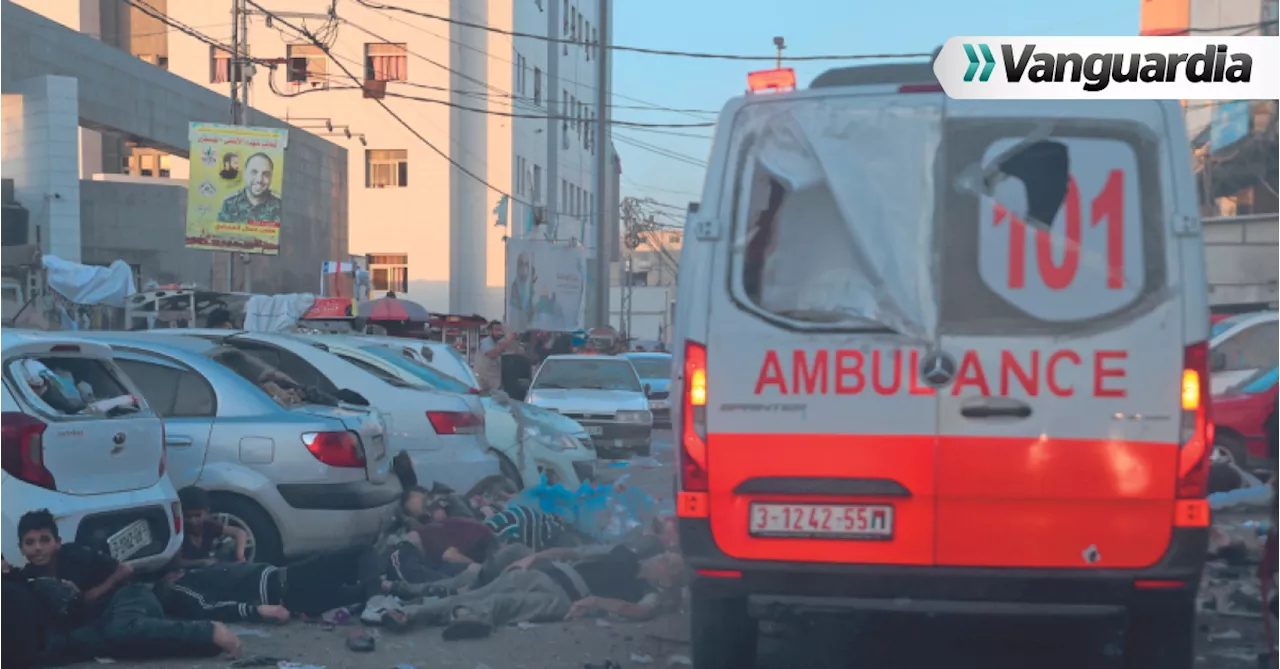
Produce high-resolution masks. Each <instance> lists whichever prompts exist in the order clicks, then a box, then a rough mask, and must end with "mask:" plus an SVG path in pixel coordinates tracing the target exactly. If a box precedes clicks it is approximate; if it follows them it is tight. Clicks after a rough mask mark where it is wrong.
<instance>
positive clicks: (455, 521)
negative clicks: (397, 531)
mask: <svg viewBox="0 0 1280 669" xmlns="http://www.w3.org/2000/svg"><path fill="white" fill-rule="evenodd" d="M403 500H404V501H403V503H402V507H403V509H404V511H405V525H406V527H407V528H408V530H409V531H410V532H413V533H415V534H417V535H418V545H419V546H420V547H421V549H422V552H423V554H424V556H425V558H426V561H427V564H428V565H430V566H438V565H439V564H441V563H452V564H461V565H469V564H476V563H482V562H484V561H485V560H486V559H488V558H489V556H490V555H492V554H493V553H494V552H495V551H497V550H498V548H499V547H500V546H499V543H498V539H497V537H496V536H494V534H493V532H492V531H491V530H490V529H489V528H488V527H486V526H485V525H484V523H481V522H478V521H475V520H471V519H470V518H450V517H449V514H448V511H447V509H446V508H445V505H444V504H442V503H440V502H436V503H434V504H431V503H429V500H428V497H427V493H424V491H422V490H421V489H418V490H411V491H406V493H405V496H404V498H403Z"/></svg>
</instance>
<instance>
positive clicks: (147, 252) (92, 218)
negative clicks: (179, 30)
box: [0, 0, 348, 292]
mask: <svg viewBox="0 0 1280 669" xmlns="http://www.w3.org/2000/svg"><path fill="white" fill-rule="evenodd" d="M22 4H26V5H30V6H33V7H36V8H38V9H40V10H41V11H42V12H46V11H49V10H52V9H56V10H58V12H55V13H54V14H53V17H54V18H52V19H51V18H47V17H46V16H41V15H40V14H37V13H35V12H33V11H30V10H29V9H27V8H24V7H23V6H19V4H15V3H14V2H11V1H10V0H3V1H2V2H0V9H2V15H0V29H2V36H0V39H2V40H3V42H0V44H2V46H3V49H4V57H3V59H2V60H0V92H3V102H2V103H0V112H2V114H3V132H2V133H0V135H2V139H3V147H2V150H0V156H2V162H3V165H2V167H0V169H2V170H3V174H4V176H5V178H6V179H13V181H14V190H15V199H16V200H17V201H18V202H20V203H21V204H22V205H23V206H25V207H26V208H27V209H28V210H29V211H30V212H31V213H30V226H29V227H30V228H31V229H32V234H31V235H30V236H31V237H32V238H35V239H38V240H39V241H40V244H41V246H42V247H43V249H44V250H45V252H48V253H54V254H57V255H59V256H61V257H63V258H65V259H67V260H75V261H80V262H85V263H90V264H107V263H109V262H111V261H113V260H115V259H117V258H120V259H123V260H125V261H126V262H129V263H130V264H132V265H134V267H135V271H136V272H137V273H138V274H139V276H140V277H141V278H142V279H143V280H146V279H154V280H156V281H157V282H160V283H168V282H191V283H197V284H199V285H202V286H206V287H209V286H214V287H220V286H221V285H222V282H223V281H224V280H225V267H226V265H225V258H226V256H225V255H222V254H217V255H216V259H215V254H213V253H210V252H208V251H196V250H188V249H186V248H185V220H186V190H185V187H186V182H185V180H184V179H182V178H181V177H184V176H185V173H180V171H182V170H183V167H184V165H185V157H186V155H187V153H188V150H189V145H188V126H189V123H191V122H225V115H226V110H227V108H228V105H229V103H230V101H229V100H228V98H226V97H224V96H221V95H218V94H217V93H214V92H212V91H210V90H207V89H205V88H202V87H199V86H195V85H193V84H192V83H191V82H190V81H186V80H184V79H182V78H180V77H178V76H175V75H173V74H170V73H168V72H165V71H163V70H162V69H160V68H157V67H155V66H153V65H151V64H149V63H147V62H144V61H143V60H141V59H139V58H137V57H134V56H132V55H130V54H129V53H127V52H126V51H124V50H122V49H121V48H119V47H117V46H113V45H112V44H110V43H109V42H108V41H107V40H106V39H105V38H103V37H104V35H107V33H106V31H104V30H102V26H104V25H108V24H110V25H113V26H115V27H114V28H112V30H113V31H114V33H113V34H114V36H110V35H107V36H108V37H110V39H114V40H117V43H123V41H122V38H121V35H127V34H129V30H128V26H127V20H128V15H127V14H126V15H124V16H123V17H121V16H120V15H118V14H111V13H110V12H104V11H102V10H103V9H107V8H114V7H116V6H117V5H119V4H120V3H118V2H113V1H111V0H78V1H77V0H65V1H59V2H40V1H35V0H28V1H27V2H24V3H22ZM104 16H111V17H112V19H111V21H104V20H103V17H104ZM120 19H122V20H120ZM249 122H250V123H251V124H254V125H261V126H269V127H288V126H287V124H285V123H284V122H282V121H281V120H279V119H276V118H273V117H270V116H267V115H265V114H261V113H255V114H252V115H251V116H250V118H249ZM289 130H290V135H289V137H290V142H289V147H288V156H289V167H288V169H287V170H286V173H285V177H284V178H285V182H284V192H285V193H286V198H287V200H286V206H285V214H284V220H283V222H282V232H281V244H282V247H283V249H284V251H283V253H282V254H281V255H279V256H274V257H263V258H257V259H256V260H255V263H254V264H253V265H252V266H246V267H241V268H237V270H236V271H237V276H238V277H239V278H241V279H242V280H243V279H245V278H247V279H248V283H249V285H251V286H252V289H253V290H254V291H257V292H302V291H314V289H315V286H316V285H317V280H316V279H317V274H318V269H317V268H318V267H319V263H321V262H322V261H323V260H325V259H328V258H334V257H340V256H339V255H338V254H342V253H345V250H346V248H347V246H348V239H347V206H346V195H347V169H346V168H347V155H346V153H347V152H346V150H345V149H344V148H343V147H341V146H338V145H335V144H333V143H331V142H329V141H326V140H324V139H322V138H320V137H316V136H315V135H312V134H309V133H307V132H304V131H302V130H300V129H298V128H296V127H290V128H289ZM121 142H123V143H127V145H132V146H139V147H145V148H147V149H149V150H153V151H155V152H158V153H162V154H167V155H170V156H171V159H170V168H171V170H172V174H170V175H169V176H170V177H171V178H161V177H159V176H158V175H156V176H151V177H132V178H131V177H124V176H121V175H119V174H118V173H119V172H120V171H121V169H122V167H123V165H124V164H125V158H124V156H123V155H121V154H120V152H119V150H118V149H116V148H113V147H114V146H116V145H117V143H121ZM113 152H114V153H115V154H116V155H114V156H112V154H113ZM83 177H88V178H83ZM243 285H244V284H240V285H239V286H237V287H243Z"/></svg>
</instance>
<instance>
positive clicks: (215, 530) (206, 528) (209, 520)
mask: <svg viewBox="0 0 1280 669" xmlns="http://www.w3.org/2000/svg"><path fill="white" fill-rule="evenodd" d="M178 501H179V502H180V503H181V504H182V520H183V528H184V529H185V530H186V532H185V535H186V536H185V538H184V539H183V541H182V550H181V551H179V552H178V557H177V559H176V560H175V562H177V564H179V565H182V566H196V565H209V564H214V563H216V562H218V557H217V556H216V555H214V551H215V550H216V549H217V545H218V540H219V539H222V538H223V537H226V538H228V539H231V540H232V541H234V542H235V560H236V562H244V561H245V559H244V551H245V547H246V546H247V545H248V541H249V535H248V533H247V532H245V531H244V530H242V529H240V528H238V527H232V526H230V525H228V524H226V523H225V522H220V521H217V520H215V519H214V518H213V514H212V508H211V507H212V505H211V504H210V502H209V493H207V492H205V491H204V489H203V488H197V487H196V486H187V487H185V488H183V489H182V490H179V491H178Z"/></svg>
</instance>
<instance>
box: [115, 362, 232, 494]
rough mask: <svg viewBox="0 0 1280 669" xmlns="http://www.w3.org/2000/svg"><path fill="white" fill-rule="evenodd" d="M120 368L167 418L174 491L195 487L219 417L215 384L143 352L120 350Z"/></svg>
mask: <svg viewBox="0 0 1280 669" xmlns="http://www.w3.org/2000/svg"><path fill="white" fill-rule="evenodd" d="M116 364H118V365H119V366H120V368H121V369H123V370H124V372H125V373H126V374H128V375H129V378H130V379H132V380H133V382H134V384H136V385H137V386H138V389H139V390H141V391H142V394H143V396H145V397H146V398H147V402H148V403H149V404H150V405H151V406H152V408H154V409H155V410H156V411H157V412H158V413H159V414H160V416H161V417H162V418H163V419H164V427H165V437H164V445H165V450H166V452H167V457H168V471H169V478H170V479H171V480H172V481H173V485H174V487H176V488H183V487H185V486H189V485H195V484H196V482H197V481H199V480H200V472H201V470H203V469H204V461H205V457H206V456H207V454H208V452H209V435H210V434H211V433H212V432H213V423H214V421H215V420H216V418H217V414H218V401H217V396H216V394H215V393H214V390H213V386H212V385H210V384H209V382H208V381H207V380H205V378H204V377H203V376H202V375H201V374H200V373H199V372H197V371H195V370H193V369H191V368H190V367H187V366H185V365H183V364H182V363H180V362H177V361H175V360H170V359H168V358H164V357H161V356H155V355H148V354H145V353H142V352H139V351H133V350H128V349H123V348H120V347H117V348H116Z"/></svg>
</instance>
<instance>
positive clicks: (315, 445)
mask: <svg viewBox="0 0 1280 669" xmlns="http://www.w3.org/2000/svg"><path fill="white" fill-rule="evenodd" d="M302 443H304V444H306V445H307V450H308V451H311V455H313V456H315V458H316V459H317V460H319V461H320V462H323V463H325V464H326V465H329V466H330V467H363V466H364V449H362V448H361V447H360V440H359V439H357V438H356V436H355V435H354V434H351V433H350V432H308V433H306V434H304V435H302Z"/></svg>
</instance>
